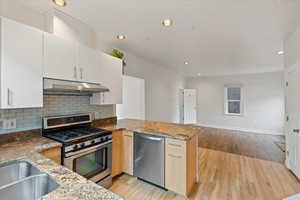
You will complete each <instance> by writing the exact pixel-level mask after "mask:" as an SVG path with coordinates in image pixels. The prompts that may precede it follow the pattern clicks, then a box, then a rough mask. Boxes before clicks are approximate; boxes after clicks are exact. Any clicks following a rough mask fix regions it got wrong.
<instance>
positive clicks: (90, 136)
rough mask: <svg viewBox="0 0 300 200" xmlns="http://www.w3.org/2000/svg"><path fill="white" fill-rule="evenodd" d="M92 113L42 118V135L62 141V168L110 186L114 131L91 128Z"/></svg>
mask: <svg viewBox="0 0 300 200" xmlns="http://www.w3.org/2000/svg"><path fill="white" fill-rule="evenodd" d="M91 123H92V117H91V115H90V114H77V115H66V116H56V117H45V118H44V119H43V136H45V137H47V138H50V139H53V140H56V141H58V142H61V143H62V144H63V147H62V159H61V160H62V165H64V166H66V167H67V168H69V169H71V170H73V171H74V172H77V173H78V174H80V175H82V176H84V177H86V178H87V179H90V180H91V181H93V182H95V183H98V184H100V185H102V186H104V187H109V186H110V185H111V179H112V178H111V165H112V132H111V131H107V130H103V129H98V128H93V127H91Z"/></svg>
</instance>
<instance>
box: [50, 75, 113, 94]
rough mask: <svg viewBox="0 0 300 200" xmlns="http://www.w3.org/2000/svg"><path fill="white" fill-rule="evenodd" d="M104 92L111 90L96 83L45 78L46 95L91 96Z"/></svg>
mask: <svg viewBox="0 0 300 200" xmlns="http://www.w3.org/2000/svg"><path fill="white" fill-rule="evenodd" d="M102 92H109V89H108V88H107V87H105V86H103V85H101V84H96V83H86V82H77V81H67V80H58V79H49V78H44V94H45V95H70V96H91V95H92V94H94V93H102Z"/></svg>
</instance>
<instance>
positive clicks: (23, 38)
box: [1, 18, 43, 108]
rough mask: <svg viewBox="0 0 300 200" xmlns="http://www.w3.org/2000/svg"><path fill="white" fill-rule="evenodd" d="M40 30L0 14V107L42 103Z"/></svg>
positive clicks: (41, 38)
mask: <svg viewBox="0 0 300 200" xmlns="http://www.w3.org/2000/svg"><path fill="white" fill-rule="evenodd" d="M42 56H43V32H41V31H40V30H37V29H35V28H32V27H29V26H26V25H23V24H19V23H17V22H14V21H11V20H8V19H4V18H1V108H29V107H42V106H43V85H42V79H43V78H42V58H43V57H42Z"/></svg>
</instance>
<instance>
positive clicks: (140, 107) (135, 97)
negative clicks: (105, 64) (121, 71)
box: [117, 76, 145, 120]
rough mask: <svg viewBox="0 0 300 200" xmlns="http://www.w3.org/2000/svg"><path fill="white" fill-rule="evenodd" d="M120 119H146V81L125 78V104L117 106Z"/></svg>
mask: <svg viewBox="0 0 300 200" xmlns="http://www.w3.org/2000/svg"><path fill="white" fill-rule="evenodd" d="M117 117H118V119H125V118H126V119H140V120H144V119H145V80H144V79H141V78H136V77H131V76H123V104H118V105H117Z"/></svg>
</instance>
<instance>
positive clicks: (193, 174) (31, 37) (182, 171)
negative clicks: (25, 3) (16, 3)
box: [0, 17, 199, 199]
mask: <svg viewBox="0 0 300 200" xmlns="http://www.w3.org/2000/svg"><path fill="white" fill-rule="evenodd" d="M0 24H1V44H2V48H1V61H2V64H1V74H2V77H3V78H2V79H1V80H2V84H1V86H2V87H3V88H7V89H5V90H2V91H3V92H2V95H1V96H2V101H1V108H2V109H7V110H8V112H9V111H12V110H14V111H15V112H18V111H19V110H18V109H25V108H35V109H37V108H42V107H44V108H43V109H45V110H46V108H47V107H48V108H49V109H47V110H48V111H45V110H43V109H42V111H40V112H42V113H43V114H42V115H43V117H42V129H41V131H40V130H39V129H37V130H32V131H31V130H30V131H24V132H23V131H21V132H18V133H10V134H3V135H1V141H3V144H2V143H1V144H2V145H1V152H2V153H1V160H2V161H1V164H0V165H1V167H0V171H1V172H2V173H3V174H5V173H9V174H11V176H9V177H6V178H5V179H7V180H5V181H3V183H2V185H1V186H0V188H1V189H0V191H1V198H2V197H4V198H9V199H20V198H24V199H38V198H41V197H42V196H44V195H46V194H48V193H49V195H46V196H45V197H43V198H45V199H47V198H49V199H51V198H53V197H56V198H58V197H65V198H70V199H72V198H73V195H77V198H78V197H81V195H86V194H85V193H84V192H86V191H85V190H86V189H89V188H86V187H88V186H89V184H87V183H88V181H87V180H84V178H81V179H79V182H82V180H84V181H83V182H84V184H86V185H82V186H80V184H81V183H79V184H78V183H77V178H76V179H75V180H73V182H74V184H75V186H74V187H76V185H77V184H78V185H79V186H78V187H83V189H79V191H77V193H76V194H73V193H68V190H72V189H71V188H70V187H69V186H66V184H69V183H71V184H73V183H72V182H69V181H72V180H69V178H68V176H75V177H78V175H77V174H79V175H81V176H83V177H85V178H87V179H89V180H90V181H92V182H94V183H97V184H98V185H100V186H103V187H106V188H109V187H110V186H111V185H112V180H113V178H114V177H115V176H118V175H120V174H122V173H127V174H129V175H131V176H135V177H138V178H139V179H141V180H144V181H147V182H148V183H149V184H154V185H157V186H158V187H161V188H164V189H166V190H171V191H174V192H176V193H179V194H181V195H183V196H188V195H189V193H190V192H191V191H192V189H193V187H194V185H195V184H196V182H198V180H199V177H198V175H197V174H198V171H197V169H198V167H197V164H198V162H197V161H196V160H197V155H198V148H197V135H196V133H197V128H195V127H180V125H175V124H167V123H162V122H161V123H160V122H154V121H143V120H138V121H135V120H125V121H122V120H117V118H116V117H113V118H104V119H103V118H102V119H96V115H97V112H95V110H93V112H91V113H76V112H75V111H73V110H72V109H71V110H66V111H63V112H64V113H66V114H64V115H53V114H52V115H51V116H48V114H49V113H48V112H51V111H52V109H53V108H52V107H54V106H56V107H58V108H55V109H54V110H56V111H54V112H58V111H60V112H61V111H62V110H64V109H65V108H67V107H68V105H66V106H63V105H44V104H45V103H49V104H59V103H60V102H62V101H67V102H63V104H72V103H73V102H72V101H81V100H80V99H85V100H86V99H88V100H89V104H90V105H94V106H95V105H112V104H121V103H122V71H123V66H122V64H123V63H122V60H121V59H117V58H115V57H112V56H110V55H107V54H105V53H101V52H97V51H95V50H93V49H91V48H88V47H86V46H84V45H82V44H79V43H75V42H70V41H67V40H64V39H62V38H60V37H57V36H55V35H54V34H51V33H46V32H42V31H40V30H38V29H35V28H33V27H30V26H27V25H24V24H21V23H18V22H16V21H14V20H10V19H8V18H5V17H1V23H0ZM20 33H22V34H20ZM15 61H18V62H17V63H15ZM6 66H7V68H6ZM12 76H14V77H19V78H18V81H17V82H16V81H14V80H13V79H11V78H10V77H12ZM24 77H29V78H28V79H24ZM29 94H30V95H29ZM62 99H63V100H62ZM50 101H51V102H50ZM79 104H80V103H79ZM76 106H77V104H75V107H76ZM79 106H81V105H79ZM52 112H53V111H52ZM67 113H69V114H67ZM16 115H17V114H16ZM98 115H99V113H98ZM107 120H108V121H109V123H105V121H107ZM4 123H7V124H6V125H3V126H5V129H4V130H11V129H14V127H15V128H16V123H19V120H16V119H14V120H13V122H12V121H9V120H7V121H5V122H4ZM6 126H7V127H6ZM40 132H41V133H40ZM46 138H49V139H51V140H47V139H46ZM8 141H9V142H8ZM54 141H55V142H54ZM39 153H40V154H41V155H42V156H44V157H46V158H49V159H50V160H53V161H55V163H56V164H54V163H52V162H51V161H49V160H47V159H45V158H44V157H42V156H41V155H40V154H39ZM12 159H13V160H12ZM8 160H9V161H8ZM48 162H49V164H48ZM145 164H146V165H145ZM23 165H25V166H27V167H23ZM61 165H62V166H61ZM21 168H25V169H26V170H25V169H24V170H25V172H23V173H20V174H17V173H16V171H14V170H18V169H19V170H20V169H21ZM27 168H28V169H27ZM31 168H38V169H37V170H36V171H39V170H40V172H36V173H37V174H38V175H36V174H35V173H33V172H30V171H32V170H31ZM66 168H68V169H69V170H72V171H74V172H76V173H77V174H74V173H71V174H70V171H68V170H67V169H66ZM58 170H59V171H58ZM31 173H33V174H31ZM41 174H42V175H44V176H47V179H46V180H40V179H38V178H37V177H39V176H41ZM49 174H50V175H49ZM65 174H66V175H65ZM176 174H177V175H176ZM60 175H63V176H62V177H59V176H60ZM65 176H66V177H65ZM57 177H59V178H57ZM65 179H66V181H65ZM45 182H46V185H44V184H45ZM28 183H30V184H28ZM42 183H43V184H42ZM34 184H38V185H40V186H41V188H39V187H38V189H37V188H35V189H34V188H30V186H31V187H32V186H33V185H34ZM90 184H91V183H90ZM61 186H62V188H64V189H63V190H62V191H60V189H59V188H60V187H61ZM65 187H66V188H65ZM89 187H90V186H89ZM93 187H96V186H95V185H93ZM18 190H20V191H22V192H20V193H19V192H12V191H18ZM28 190H29V192H28V194H26V195H25V196H23V197H22V196H20V195H24V193H26V191H28ZM30 190H32V191H30ZM93 190H99V192H98V193H96V194H94V195H95V198H102V195H104V196H105V195H111V197H113V198H116V199H117V197H116V196H115V195H114V194H110V193H109V192H108V191H106V190H104V189H103V188H93ZM2 192H3V193H2ZM88 192H89V191H88ZM89 193H90V192H89ZM97 195H99V196H97Z"/></svg>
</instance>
